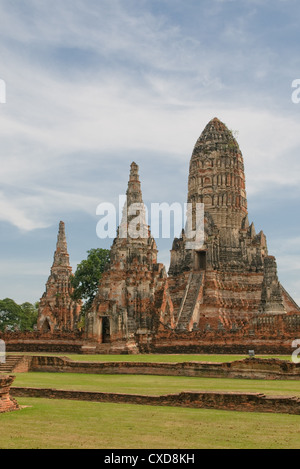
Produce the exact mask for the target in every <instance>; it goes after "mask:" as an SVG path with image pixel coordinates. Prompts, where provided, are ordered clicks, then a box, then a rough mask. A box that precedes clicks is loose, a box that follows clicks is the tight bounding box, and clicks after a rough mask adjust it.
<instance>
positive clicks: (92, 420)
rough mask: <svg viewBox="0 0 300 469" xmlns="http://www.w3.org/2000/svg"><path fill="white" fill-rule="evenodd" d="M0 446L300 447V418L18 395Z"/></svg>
mask: <svg viewBox="0 0 300 469" xmlns="http://www.w3.org/2000/svg"><path fill="white" fill-rule="evenodd" d="M19 403H20V404H21V405H23V406H29V407H27V408H25V409H22V410H20V411H18V412H13V413H9V414H3V415H0V424H1V425H0V449H81V448H83V449H222V448H226V449H300V417H299V416H294V415H283V414H261V413H246V412H245V413H243V412H227V411H215V410H202V409H183V408H169V407H152V406H139V405H136V406H132V405H118V404H98V403H94V402H73V401H64V400H62V401H59V400H58V401H54V400H53V401H52V400H46V399H29V398H22V399H21V398H20V399H19Z"/></svg>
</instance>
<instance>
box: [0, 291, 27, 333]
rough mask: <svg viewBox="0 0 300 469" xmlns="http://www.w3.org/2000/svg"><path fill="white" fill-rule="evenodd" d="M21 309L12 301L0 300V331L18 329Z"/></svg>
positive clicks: (7, 299)
mask: <svg viewBox="0 0 300 469" xmlns="http://www.w3.org/2000/svg"><path fill="white" fill-rule="evenodd" d="M21 316H22V308H21V306H19V305H17V303H15V302H14V300H11V299H10V298H5V300H0V331H2V332H4V331H5V330H11V331H12V330H15V329H20V325H21V324H20V322H21V321H20V317H21Z"/></svg>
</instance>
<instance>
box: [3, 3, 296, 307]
mask: <svg viewBox="0 0 300 469" xmlns="http://www.w3.org/2000/svg"><path fill="white" fill-rule="evenodd" d="M299 24H300V10H299V6H298V2H297V0H273V1H269V0H264V1H262V0H252V1H251V0H244V1H243V0H184V1H183V0H51V2H50V1H49V0H43V2H41V1H40V0H26V1H25V0H0V79H2V80H4V81H5V83H6V87H7V102H6V104H0V141H1V146H0V168H1V171H0V179H1V181H0V239H1V243H0V259H1V262H0V298H5V297H11V298H13V299H15V300H16V301H17V302H19V303H21V302H23V301H31V302H33V301H37V300H38V299H39V298H40V297H41V295H42V294H43V292H44V287H45V283H46V281H47V278H48V275H49V271H50V267H51V264H52V260H53V253H54V249H55V243H56V236H57V230H58V224H59V221H60V220H63V221H65V223H66V231H67V238H68V247H69V254H70V260H71V264H72V266H73V270H75V269H76V266H77V264H78V263H79V262H80V261H81V260H82V259H84V258H86V252H87V250H88V249H91V248H95V247H109V246H110V245H111V242H112V240H106V241H102V240H100V239H98V238H97V236H96V225H97V222H98V220H99V218H98V217H97V216H96V208H97V206H98V204H100V203H101V202H111V203H116V201H117V200H118V197H119V194H124V193H125V191H126V186H127V181H128V174H129V167H130V164H131V162H132V161H136V163H138V164H139V166H140V176H141V181H142V189H143V195H144V201H145V203H146V204H150V203H151V202H169V203H173V202H181V203H184V202H186V194H187V178H188V167H189V160H190V157H191V153H192V150H193V147H194V144H195V142H196V140H197V139H198V137H199V135H200V134H201V132H202V130H203V129H204V127H205V125H206V124H207V123H208V121H209V120H210V119H211V118H213V117H218V118H219V119H221V120H222V121H223V122H224V123H225V124H226V125H227V126H228V128H229V129H231V130H234V131H236V132H237V140H238V143H239V145H240V148H241V150H242V153H243V156H244V160H245V169H246V182H247V195H248V205H249V218H250V220H251V221H254V223H255V227H256V230H257V231H260V230H261V229H262V230H263V231H264V232H265V234H266V235H267V240H268V246H269V252H270V254H272V255H275V256H276V258H277V262H278V270H279V278H280V280H281V282H282V283H283V285H284V286H285V288H286V289H287V290H288V291H289V292H290V293H291V294H292V296H294V298H295V299H296V300H297V301H298V302H300V231H299V230H300V217H299V200H300V161H299V156H300V131H299V130H300V122H299V118H300V104H294V103H293V102H292V100H291V96H292V91H293V90H292V88H291V84H292V81H293V80H295V79H297V78H300V67H299V65H300V63H299V62H300V60H299V35H300V34H299ZM157 242H158V247H159V250H160V253H159V259H160V261H161V262H164V263H165V264H166V265H167V264H168V263H169V250H170V249H171V244H172V240H157Z"/></svg>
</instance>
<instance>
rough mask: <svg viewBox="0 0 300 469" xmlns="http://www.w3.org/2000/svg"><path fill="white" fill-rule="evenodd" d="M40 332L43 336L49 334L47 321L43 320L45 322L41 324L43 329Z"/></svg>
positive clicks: (49, 329)
mask: <svg viewBox="0 0 300 469" xmlns="http://www.w3.org/2000/svg"><path fill="white" fill-rule="evenodd" d="M42 332H43V334H47V333H48V332H51V327H50V324H49V321H48V319H45V321H44V324H43V327H42Z"/></svg>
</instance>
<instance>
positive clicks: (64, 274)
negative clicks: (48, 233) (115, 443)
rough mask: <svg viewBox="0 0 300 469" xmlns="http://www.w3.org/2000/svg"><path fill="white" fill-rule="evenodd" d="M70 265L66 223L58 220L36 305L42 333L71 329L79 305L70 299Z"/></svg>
mask: <svg viewBox="0 0 300 469" xmlns="http://www.w3.org/2000/svg"><path fill="white" fill-rule="evenodd" d="M71 277H72V267H71V266H70V261H69V254H68V249H67V240H66V235H65V224H64V223H63V222H62V221H61V222H60V224H59V232H58V237H57V245H56V251H55V253H54V261H53V265H52V268H51V273H50V276H49V278H48V281H47V283H46V291H45V293H44V295H43V296H42V298H41V300H40V304H39V316H38V329H39V331H41V332H52V333H53V332H55V331H60V332H74V331H76V329H77V323H78V320H79V316H80V309H81V304H80V303H77V302H75V301H73V300H72V298H71V294H72V291H73V289H72V286H71V283H70V280H71Z"/></svg>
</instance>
